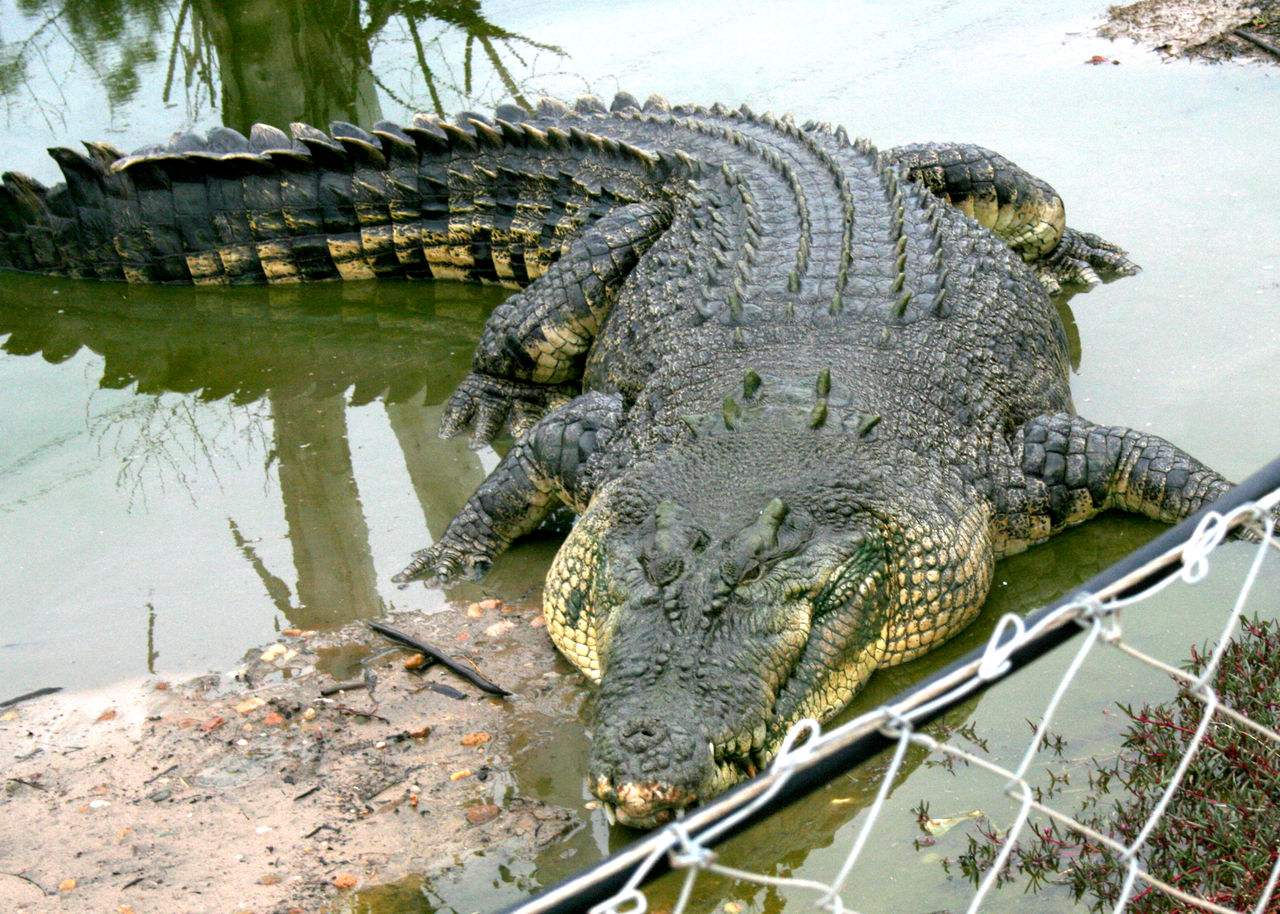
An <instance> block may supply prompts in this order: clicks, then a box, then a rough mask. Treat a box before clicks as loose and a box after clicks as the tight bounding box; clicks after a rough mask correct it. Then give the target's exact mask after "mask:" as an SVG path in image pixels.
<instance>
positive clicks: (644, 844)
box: [505, 458, 1280, 914]
mask: <svg viewBox="0 0 1280 914" xmlns="http://www.w3.org/2000/svg"><path fill="white" fill-rule="evenodd" d="M1278 489H1280V458H1277V459H1275V460H1273V461H1271V462H1270V463H1268V464H1267V465H1266V466H1264V467H1263V468H1262V469H1260V470H1258V471H1257V472H1256V473H1254V474H1253V475H1251V476H1250V477H1249V478H1248V479H1246V480H1245V481H1244V482H1242V483H1240V484H1239V485H1238V486H1236V487H1235V488H1233V489H1231V491H1229V492H1227V493H1226V494H1225V495H1223V496H1222V497H1221V498H1219V499H1218V500H1217V501H1215V502H1214V503H1213V504H1211V505H1208V506H1206V507H1205V508H1203V509H1202V510H1200V511H1199V512H1197V513H1196V514H1194V515H1192V516H1191V517H1189V518H1187V519H1186V520H1184V521H1182V522H1181V523H1180V524H1178V525H1177V526H1175V527H1172V528H1171V529H1169V530H1166V531H1165V532H1164V533H1162V534H1160V535H1159V536H1157V537H1156V538H1155V539H1153V540H1151V542H1149V543H1147V544H1145V545H1143V546H1141V547H1139V548H1138V549H1135V550H1134V551H1133V552H1131V553H1129V554H1128V555H1127V556H1125V557H1124V558H1122V559H1120V561H1118V562H1116V563H1115V564H1113V565H1111V566H1109V567H1107V568H1105V569H1103V570H1102V571H1100V572H1099V573H1098V574H1096V575H1094V576H1093V577H1092V578H1090V579H1089V580H1088V581H1086V582H1085V583H1084V584H1082V585H1081V586H1080V587H1078V588H1076V589H1075V590H1073V591H1071V592H1070V593H1069V594H1068V595H1066V596H1064V597H1062V598H1060V599H1058V600H1056V601H1054V602H1053V603H1051V604H1049V605H1048V606H1046V607H1044V608H1042V609H1038V610H1036V611H1034V612H1032V613H1030V614H1029V615H1028V616H1027V617H1026V619H1025V620H1024V624H1025V627H1026V629H1027V630H1031V629H1033V628H1035V626H1036V625H1037V623H1039V622H1041V621H1043V620H1045V619H1046V618H1048V617H1049V616H1051V615H1052V614H1053V613H1054V612H1055V611H1056V610H1058V609H1060V608H1061V607H1063V606H1066V605H1067V604H1069V603H1072V602H1074V601H1075V600H1076V599H1077V598H1078V597H1080V596H1082V595H1084V594H1099V593H1102V592H1104V591H1109V590H1113V589H1114V588H1115V587H1116V585H1117V584H1120V583H1122V582H1123V587H1122V588H1121V589H1119V590H1117V591H1115V593H1114V594H1112V595H1113V596H1117V597H1122V596H1128V595H1132V594H1135V593H1138V592H1140V591H1142V590H1145V589H1146V588H1148V587H1152V586H1154V585H1155V584H1158V583H1159V582H1160V581H1162V580H1164V579H1165V578H1167V577H1169V576H1170V575H1172V574H1175V573H1176V572H1177V571H1178V570H1179V569H1180V568H1181V567H1182V564H1181V558H1180V551H1181V550H1180V547H1181V546H1182V545H1183V544H1185V543H1186V542H1187V540H1188V539H1189V538H1190V536H1191V534H1192V533H1193V532H1194V531H1195V528H1196V525H1197V524H1199V523H1200V519H1201V518H1202V517H1203V516H1204V515H1205V514H1207V513H1208V512H1210V511H1218V512H1220V513H1222V514H1227V513H1229V512H1230V511H1232V510H1234V509H1235V508H1237V507H1239V506H1240V505H1243V504H1247V503H1249V502H1254V501H1258V500H1259V499H1260V498H1262V497H1263V496H1265V495H1268V494H1270V493H1271V492H1274V491H1276V490H1278ZM1157 560H1161V561H1157ZM1153 563H1156V564H1153ZM1148 566H1150V567H1148ZM1144 569H1145V571H1144ZM1139 572H1142V573H1141V574H1138V573H1139ZM1135 575H1136V576H1135ZM1081 631H1083V629H1082V628H1081V627H1080V626H1079V625H1076V624H1074V623H1073V622H1067V623H1065V624H1062V625H1058V626H1056V627H1048V628H1046V629H1045V630H1044V631H1042V632H1040V633H1038V634H1037V636H1035V637H1034V638H1032V639H1031V640H1029V641H1028V643H1027V644H1025V645H1023V646H1022V647H1021V648H1019V649H1017V650H1015V651H1014V652H1013V653H1012V654H1011V655H1010V656H1009V661H1010V667H1009V671H1008V673H1006V674H1005V675H1011V674H1012V673H1014V672H1016V671H1017V670H1019V669H1021V668H1022V667H1025V666H1027V665H1028V664H1029V663H1031V662H1032V661H1034V660H1035V659H1037V658H1038V657H1041V656H1043V655H1044V654H1046V653H1048V652H1049V651H1051V650H1053V649H1054V648H1055V647H1057V646H1058V645H1060V644H1062V643H1063V642H1065V641H1067V640H1068V639H1070V638H1072V637H1073V636H1075V635H1076V634H1078V633H1080V632H1081ZM1013 637H1015V634H1014V633H1010V634H1009V636H1008V638H1013ZM1008 638H1005V639H1003V640H1004V641H1007V640H1008ZM986 650H987V648H986V647H985V646H984V647H982V648H979V649H977V650H974V651H971V652H969V653H968V654H966V655H965V656H964V657H962V658H960V659H959V660H956V661H955V662H954V663H952V664H950V665H949V666H947V667H945V668H944V669H941V670H938V671H936V672H934V673H933V674H932V675H930V676H928V677H927V678H925V679H924V680H922V681H921V682H919V683H917V684H916V685H914V686H912V687H911V688H909V689H905V690H904V691H902V692H900V693H898V694H897V695H895V696H894V697H893V698H892V699H890V700H889V701H888V702H886V704H888V705H900V704H904V703H905V704H910V703H911V702H912V700H913V699H916V698H917V697H919V696H922V695H925V694H928V693H930V692H937V691H938V690H939V689H940V688H942V687H943V686H945V685H946V684H947V683H948V681H949V680H955V682H953V683H951V685H952V686H954V685H955V684H956V683H958V682H962V681H967V680H968V679H969V678H970V676H969V675H966V674H965V671H966V670H967V669H970V668H975V667H976V666H977V665H978V664H979V663H980V662H981V660H982V658H983V655H984V654H985V652H986ZM1001 678H1003V677H1001ZM990 684H991V683H990V682H985V681H984V682H982V683H981V684H980V685H979V686H977V687H975V688H974V689H973V690H972V691H969V692H967V693H965V694H964V695H963V696H962V697H959V698H957V699H956V701H957V702H958V701H967V700H969V699H970V698H971V697H973V696H975V695H978V694H981V692H982V691H983V690H985V689H986V688H987V687H988V686H989V685H990ZM946 690H948V691H949V689H946ZM948 707H950V705H949V704H948V705H938V706H936V707H934V708H933V709H932V710H931V712H930V713H929V714H927V715H924V716H921V717H915V718H913V720H912V722H913V724H914V725H916V726H920V725H923V724H926V723H928V722H929V721H930V720H932V719H934V718H936V717H937V716H939V715H940V714H942V712H943V711H945V710H947V708H948ZM893 743H894V740H893V739H892V738H891V737H889V736H886V735H885V734H884V733H882V732H881V731H880V729H879V728H878V727H873V728H870V729H868V730H867V732H865V733H862V734H861V735H859V736H857V737H855V738H852V739H850V740H849V741H848V742H847V743H844V744H842V745H839V746H837V747H835V748H834V749H833V751H830V752H820V753H816V754H815V757H814V759H813V761H812V762H810V763H807V764H804V765H800V766H797V767H796V768H794V769H793V770H792V773H791V776H790V777H789V778H788V779H787V781H786V783H785V784H783V786H782V787H781V789H779V790H778V792H777V794H776V795H775V796H774V797H773V799H772V800H771V801H770V802H769V803H768V804H767V805H766V806H763V807H761V808H760V809H758V810H756V811H755V813H754V814H753V815H752V816H750V817H748V818H745V819H743V820H742V821H741V822H740V823H738V825H737V826H736V827H735V828H734V829H732V830H730V831H726V832H723V833H721V834H720V835H718V836H717V838H716V841H715V842H714V843H717V844H718V843H719V842H720V841H723V840H725V839H726V838H728V837H730V835H732V834H736V833H737V832H739V831H741V830H742V829H744V828H747V827H749V826H750V825H751V824H753V823H754V822H756V821H757V820H759V819H762V818H765V817H766V816H769V815H771V814H772V813H774V812H777V811H778V810H779V809H781V808H783V807H785V806H787V805H789V804H790V803H793V802H795V801H796V800H798V799H800V798H801V797H803V796H806V795H807V794H809V793H811V792H813V791H814V790H816V789H817V788H819V787H821V786H822V785H823V784H826V783H828V782H829V781H831V780H832V779H833V778H835V777H837V776H838V775H840V774H841V773H843V772H845V771H848V770H849V769H851V768H853V767H854V766H856V765H858V764H859V763H861V762H863V761H865V760H867V759H869V758H871V757H872V756H875V755H877V754H879V753H880V752H883V751H884V750H886V749H888V748H890V747H891V746H892V745H893ZM767 777H768V774H767V773H766V774H764V775H761V777H760V778H757V779H756V780H755V781H748V782H746V783H744V784H740V785H738V786H737V787H735V788H734V789H733V790H730V791H728V792H727V793H725V794H723V795H721V796H720V797H717V798H716V799H714V800H712V801H711V802H709V803H708V804H706V805H705V806H702V807H700V808H699V809H697V810H695V811H692V812H690V813H689V814H688V815H686V817H685V822H686V823H687V827H689V831H690V834H692V835H694V836H695V837H696V835H697V833H698V831H699V830H702V829H705V828H706V827H708V826H709V825H711V824H713V823H714V822H716V821H720V820H722V819H724V818H726V817H727V816H728V815H729V814H730V813H731V812H733V811H735V810H737V809H739V808H741V807H742V806H744V805H746V802H749V800H748V799H747V797H746V795H747V794H752V795H756V794H758V793H760V792H761V791H760V786H759V782H760V781H761V780H762V779H764V778H767ZM694 822H696V823H697V824H696V825H693V824H692V823H694ZM660 835H661V833H660V832H654V833H652V834H651V835H649V836H647V837H645V838H641V839H639V840H638V841H636V842H634V843H633V844H631V845H628V846H627V847H625V848H623V849H622V850H620V851H618V852H616V853H614V854H611V855H610V856H608V857H606V858H605V859H604V860H602V861H600V862H599V863H597V864H595V865H594V866H592V867H589V868H588V869H586V870H583V871H582V872H581V873H579V874H577V875H576V876H571V877H569V878H568V879H565V880H562V881H561V882H559V883H557V884H555V885H553V886H551V887H549V888H547V889H544V890H543V891H542V892H540V893H538V895H536V896H534V897H533V898H531V899H529V900H527V901H524V902H521V903H519V904H516V905H513V906H511V907H509V908H507V909H506V910H505V914H570V912H575V914H576V912H582V911H586V910H587V909H588V908H590V907H591V906H592V905H595V904H599V903H600V902H602V901H604V900H606V899H608V898H610V897H612V896H613V895H615V894H617V892H618V891H619V890H620V889H621V888H622V887H623V886H624V885H625V884H626V883H627V880H628V879H629V878H630V877H631V874H632V873H633V872H635V869H636V867H637V866H639V865H640V864H641V862H642V861H643V860H644V859H645V858H646V857H647V856H648V855H649V852H650V851H651V850H652V849H653V847H655V846H656V842H657V840H659V839H660ZM668 868H669V866H668V863H667V860H666V856H665V855H663V856H662V857H660V858H659V859H658V861H657V862H656V863H655V865H654V866H653V868H652V869H651V870H650V871H649V873H648V874H647V876H646V878H645V880H644V881H645V882H648V881H650V880H652V879H653V878H655V877H657V876H659V875H661V874H662V873H664V872H666V871H667V869H668Z"/></svg>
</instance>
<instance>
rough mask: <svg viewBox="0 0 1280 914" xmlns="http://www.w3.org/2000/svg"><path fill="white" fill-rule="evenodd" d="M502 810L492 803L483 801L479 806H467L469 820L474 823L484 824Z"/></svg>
mask: <svg viewBox="0 0 1280 914" xmlns="http://www.w3.org/2000/svg"><path fill="white" fill-rule="evenodd" d="M500 812H502V810H501V809H499V808H498V807H497V806H495V805H494V804H492V803H481V804H479V805H477V806H468V807H467V821H468V822H470V823H471V824H472V825H483V824H484V823H485V822H488V821H490V820H492V819H496V818H497V817H498V813H500Z"/></svg>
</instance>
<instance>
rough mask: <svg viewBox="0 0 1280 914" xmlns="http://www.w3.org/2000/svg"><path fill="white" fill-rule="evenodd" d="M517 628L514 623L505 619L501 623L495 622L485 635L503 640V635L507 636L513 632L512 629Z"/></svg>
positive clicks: (485, 631)
mask: <svg viewBox="0 0 1280 914" xmlns="http://www.w3.org/2000/svg"><path fill="white" fill-rule="evenodd" d="M515 627H516V624H515V623H514V622H512V621H511V620H510V619H503V620H502V621H501V622H495V623H493V624H492V625H490V626H489V627H488V628H486V629H485V630H484V633H485V635H487V636H488V637H490V638H501V637H502V636H503V635H505V634H506V633H507V632H509V631H511V629H513V628H515Z"/></svg>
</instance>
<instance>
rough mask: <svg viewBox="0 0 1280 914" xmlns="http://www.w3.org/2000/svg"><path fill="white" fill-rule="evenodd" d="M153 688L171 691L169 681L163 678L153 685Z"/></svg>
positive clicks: (158, 690)
mask: <svg viewBox="0 0 1280 914" xmlns="http://www.w3.org/2000/svg"><path fill="white" fill-rule="evenodd" d="M152 688H153V689H155V690H156V691H157V692H167V691H169V683H167V682H165V681H164V680H163V679H161V680H160V681H159V682H157V683H156V684H155V685H153V686H152Z"/></svg>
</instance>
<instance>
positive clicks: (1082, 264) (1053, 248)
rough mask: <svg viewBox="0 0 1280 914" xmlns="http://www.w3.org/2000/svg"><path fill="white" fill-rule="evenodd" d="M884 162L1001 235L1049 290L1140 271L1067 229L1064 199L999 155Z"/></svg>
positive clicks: (927, 146) (983, 152) (911, 152)
mask: <svg viewBox="0 0 1280 914" xmlns="http://www.w3.org/2000/svg"><path fill="white" fill-rule="evenodd" d="M886 156H887V157H888V159H889V161H891V162H893V163H894V164H895V165H897V166H898V167H899V168H900V169H902V171H903V172H904V173H905V174H906V175H907V176H908V177H909V178H911V179H912V180H915V181H919V182H920V183H922V184H923V185H924V186H925V187H927V188H929V190H931V191H932V192H933V193H935V194H937V195H938V196H939V197H941V198H942V199H944V200H946V201H947V202H948V203H950V204H951V205H953V206H955V207H956V208H957V209H959V210H960V211H962V212H963V213H964V214H965V215H967V216H972V217H973V218H974V219H976V220H978V222H980V223H982V224H983V225H984V226H986V227H987V228H989V229H991V230H992V231H993V232H995V233H996V234H997V235H999V236H1000V237H1001V238H1002V239H1003V240H1004V241H1005V242H1006V243H1007V244H1008V245H1009V247H1011V248H1013V249H1014V250H1015V251H1016V252H1017V253H1018V255H1019V256H1020V257H1021V258H1022V259H1023V260H1024V261H1026V262H1027V263H1028V264H1031V265H1032V266H1033V267H1034V268H1035V271H1036V276H1037V277H1038V278H1039V279H1040V282H1041V284H1043V285H1044V287H1045V289H1046V290H1047V291H1048V292H1049V293H1050V294H1053V293H1055V292H1058V291H1061V289H1062V286H1063V285H1067V284H1073V285H1084V286H1093V285H1097V283H1099V282H1100V281H1101V280H1102V278H1111V277H1116V276H1132V275H1133V274H1134V273H1137V272H1138V267H1137V265H1136V264H1134V263H1133V262H1132V261H1130V260H1129V258H1128V257H1127V256H1126V254H1125V252H1124V250H1123V249H1121V248H1119V247H1117V246H1116V245H1114V244H1111V243H1110V242H1108V241H1103V240H1102V239H1101V238H1099V237H1098V236H1097V235H1092V234H1090V233H1088V232H1078V231H1076V230H1075V229H1071V228H1068V227H1067V223H1066V209H1065V207H1064V206H1063V203H1062V198H1061V197H1060V196H1058V192H1057V191H1055V190H1054V189H1053V188H1052V187H1051V186H1049V184H1048V183H1047V182H1045V181H1042V180H1041V179H1040V178H1037V177H1036V176H1035V175H1033V174H1031V173H1029V172H1027V171H1025V170H1023V169H1022V168H1019V167H1018V166H1017V165H1015V164H1013V163H1012V162H1010V161H1009V160H1008V159H1006V158H1005V157H1004V156H1002V155H1000V154H999V153H998V152H992V151H991V150H990V149H984V148H982V147H981V146H974V145H972V144H969V143H918V144H912V145H910V146H898V147H896V148H894V149H890V150H889V151H888V152H887V153H886Z"/></svg>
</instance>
